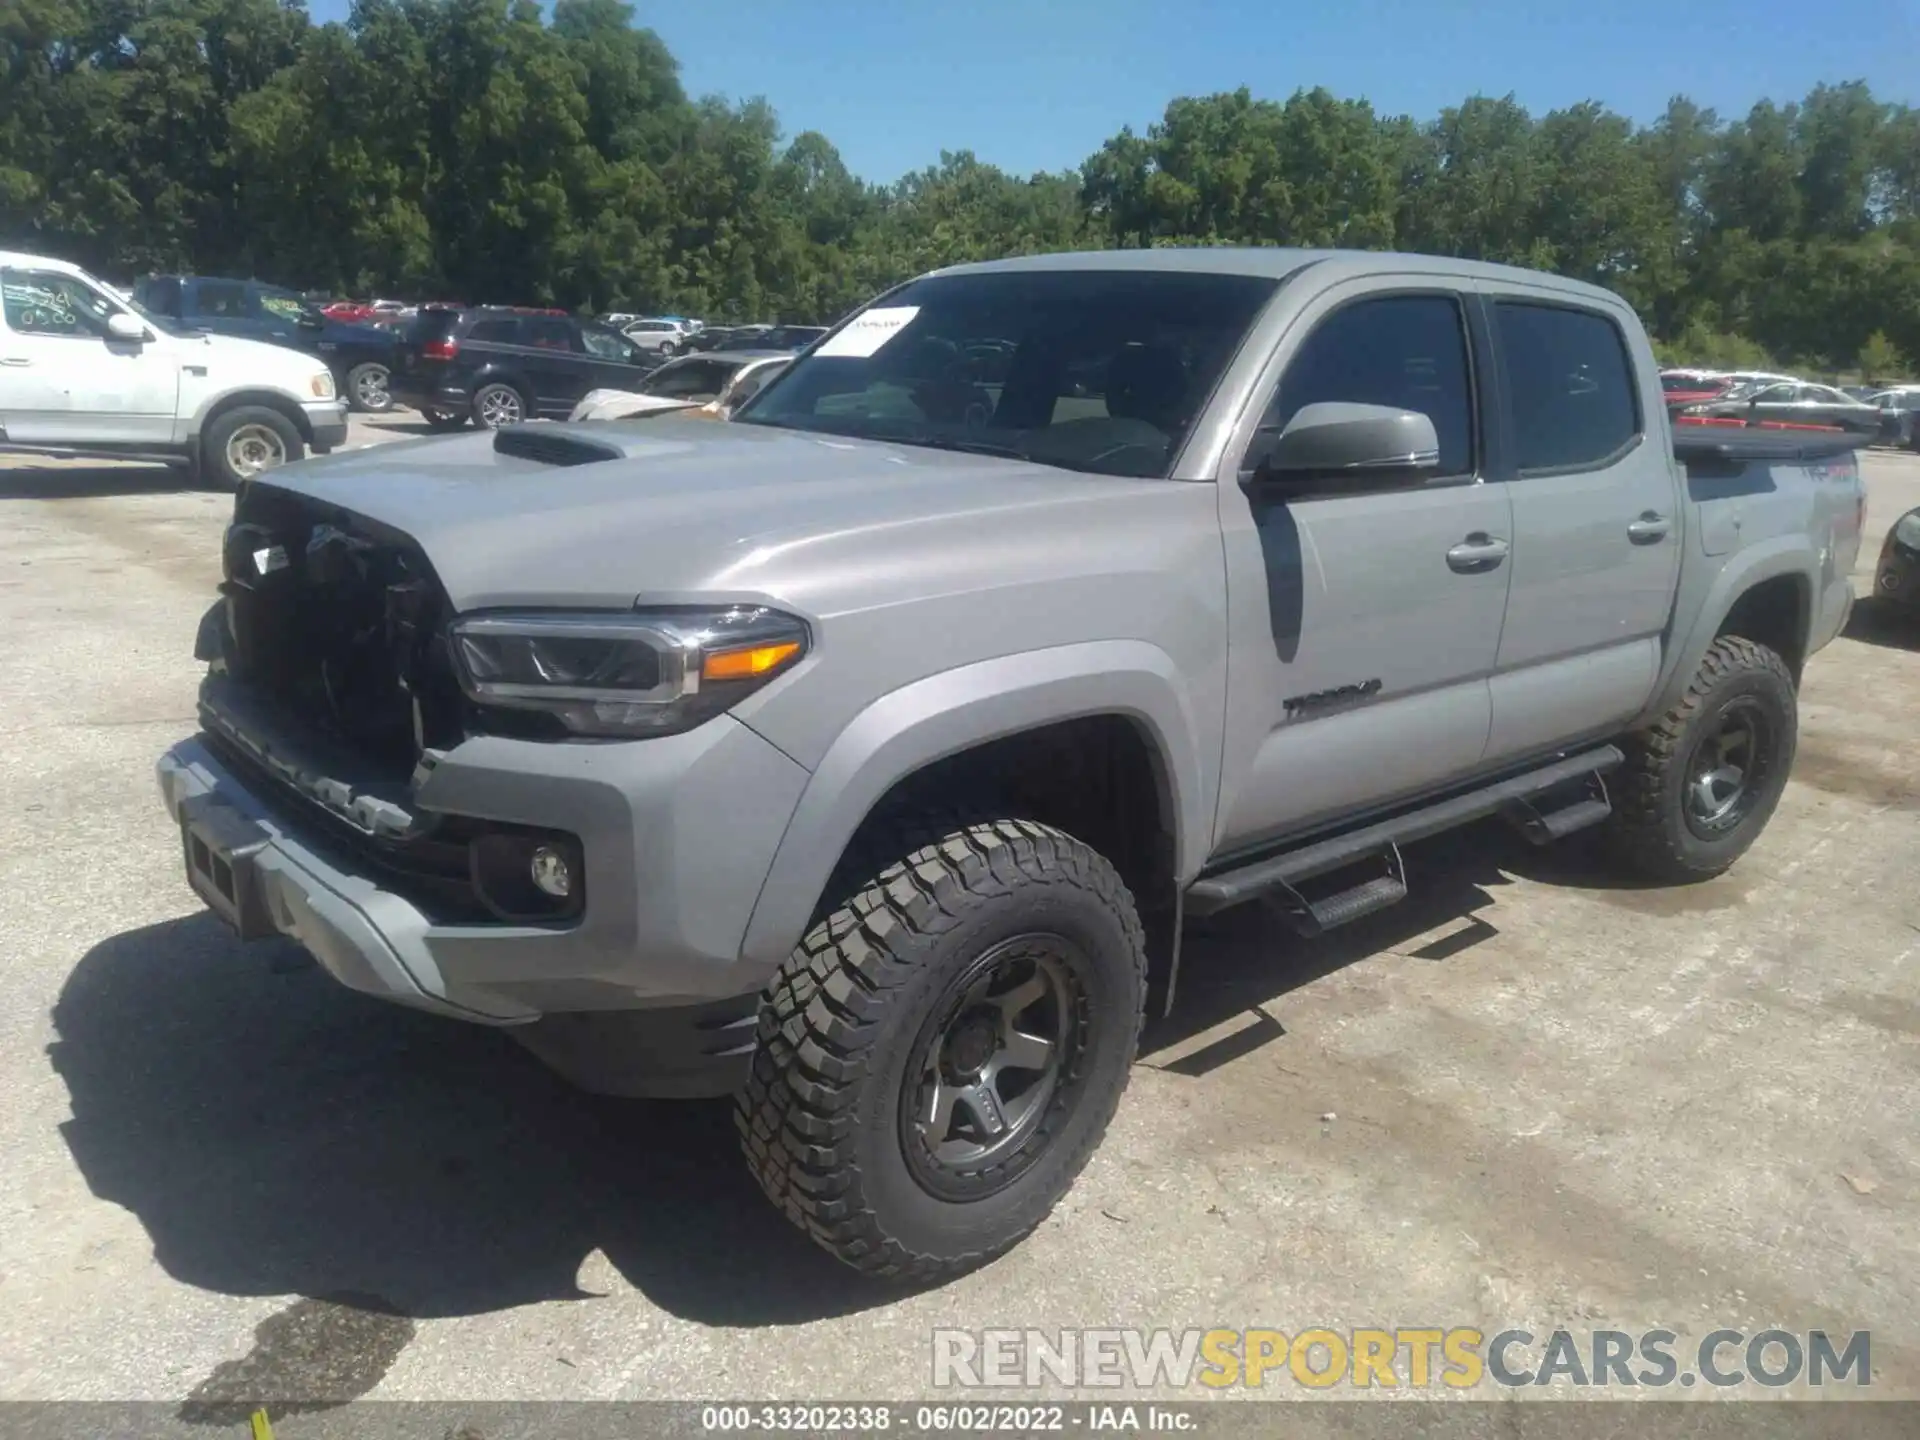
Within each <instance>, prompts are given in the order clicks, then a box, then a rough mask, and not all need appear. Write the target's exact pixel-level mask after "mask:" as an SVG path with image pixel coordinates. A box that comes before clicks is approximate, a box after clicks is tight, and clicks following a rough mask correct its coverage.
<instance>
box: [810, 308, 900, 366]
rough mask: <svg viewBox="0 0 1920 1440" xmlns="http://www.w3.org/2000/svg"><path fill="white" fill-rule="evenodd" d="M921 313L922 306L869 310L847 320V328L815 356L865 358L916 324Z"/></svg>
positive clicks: (819, 357)
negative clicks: (915, 318)
mask: <svg viewBox="0 0 1920 1440" xmlns="http://www.w3.org/2000/svg"><path fill="white" fill-rule="evenodd" d="M919 313H920V307H919V306H918V305H882V306H880V307H878V308H877V309H873V310H868V311H865V312H863V313H861V314H859V315H856V316H854V317H853V319H852V320H850V321H848V322H847V327H846V329H844V330H842V331H841V332H840V333H839V334H838V335H835V336H834V337H833V338H832V339H830V340H828V341H827V342H826V344H824V345H822V346H821V347H820V348H819V349H818V350H816V351H814V352H813V354H814V358H815V359H821V358H824V357H826V356H831V355H851V356H854V357H855V358H858V359H864V358H865V357H866V356H868V355H871V354H873V353H874V352H875V351H877V350H878V349H879V348H880V347H881V346H882V345H885V344H886V343H887V342H888V341H889V340H891V339H893V337H894V336H896V335H898V334H899V333H900V332H901V331H902V330H904V329H906V328H907V326H908V325H910V324H912V323H913V317H914V316H916V315H918V314H919Z"/></svg>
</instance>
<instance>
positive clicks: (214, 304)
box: [194, 280, 247, 320]
mask: <svg viewBox="0 0 1920 1440" xmlns="http://www.w3.org/2000/svg"><path fill="white" fill-rule="evenodd" d="M194 313H195V314H197V315H200V316H202V317H204V318H206V319H209V320H244V319H246V318H247V287H246V286H244V285H240V284H237V283H235V282H233V281H231V280H201V281H198V282H196V284H195V285H194Z"/></svg>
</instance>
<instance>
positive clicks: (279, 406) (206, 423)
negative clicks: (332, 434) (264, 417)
mask: <svg viewBox="0 0 1920 1440" xmlns="http://www.w3.org/2000/svg"><path fill="white" fill-rule="evenodd" d="M243 405H259V406H262V407H263V408H265V409H268V410H273V411H276V412H278V413H279V414H281V415H283V416H285V417H286V418H287V420H288V421H290V422H291V423H292V425H293V428H294V429H295V430H296V431H298V432H299V435H300V441H301V443H302V444H304V445H312V444H313V421H312V420H311V419H309V418H308V416H307V412H306V411H305V410H303V409H301V408H300V403H299V402H298V401H297V400H295V399H294V398H293V397H292V396H290V395H285V394H282V393H281V392H280V391H278V390H266V389H251V390H232V391H229V392H228V393H227V394H225V395H221V396H219V397H218V398H216V399H215V400H213V401H212V402H210V403H209V404H208V405H207V406H206V408H205V409H203V410H202V411H201V412H200V421H199V424H197V425H196V426H195V427H194V436H195V439H196V441H203V440H204V437H205V436H206V433H207V431H208V429H209V428H210V427H211V426H212V425H213V422H214V421H216V420H218V419H219V418H220V417H221V416H222V415H224V414H226V413H227V412H228V411H229V410H237V409H239V408H240V407H241V406H243ZM203 448H204V447H203Z"/></svg>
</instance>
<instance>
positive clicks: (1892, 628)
mask: <svg viewBox="0 0 1920 1440" xmlns="http://www.w3.org/2000/svg"><path fill="white" fill-rule="evenodd" d="M1841 633H1842V634H1844V635H1845V636H1846V637H1847V639H1849V640H1858V641H1860V642H1861V643H1862V644H1864V645H1883V646H1885V647H1886V648H1888V649H1890V650H1920V607H1915V606H1912V605H1895V604H1894V603H1893V602H1892V601H1890V600H1883V599H1882V598H1881V597H1880V596H1878V595H1863V596H1861V597H1860V599H1859V600H1858V601H1857V602H1856V603H1855V604H1854V607H1853V614H1851V615H1850V616H1848V617H1847V628H1846V629H1845V630H1844V631H1842V632H1841Z"/></svg>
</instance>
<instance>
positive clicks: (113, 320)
mask: <svg viewBox="0 0 1920 1440" xmlns="http://www.w3.org/2000/svg"><path fill="white" fill-rule="evenodd" d="M107 338H108V339H110V340H149V339H151V338H153V337H152V336H150V335H148V334H147V327H146V326H145V325H142V324H141V323H140V320H139V318H138V317H137V316H133V315H129V314H127V312H126V311H124V310H116V311H115V312H114V313H113V314H111V315H109V316H108V317H107Z"/></svg>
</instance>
